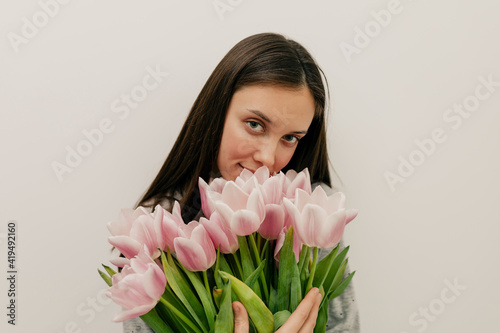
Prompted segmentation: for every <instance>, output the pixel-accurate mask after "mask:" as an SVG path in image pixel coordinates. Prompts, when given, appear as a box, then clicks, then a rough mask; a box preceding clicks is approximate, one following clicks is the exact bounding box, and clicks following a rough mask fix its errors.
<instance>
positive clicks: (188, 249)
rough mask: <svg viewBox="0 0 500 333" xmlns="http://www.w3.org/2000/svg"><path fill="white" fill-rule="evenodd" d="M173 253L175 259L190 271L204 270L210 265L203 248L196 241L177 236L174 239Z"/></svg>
mask: <svg viewBox="0 0 500 333" xmlns="http://www.w3.org/2000/svg"><path fill="white" fill-rule="evenodd" d="M174 247H175V253H176V254H177V259H179V261H180V262H181V263H182V264H183V265H184V267H186V268H187V269H188V270H190V271H192V272H198V271H204V270H207V269H208V268H210V267H211V265H210V266H209V265H208V259H207V256H206V254H205V251H203V248H202V247H201V246H200V245H199V244H197V243H196V242H194V241H192V240H190V239H187V238H183V237H177V238H176V239H174Z"/></svg>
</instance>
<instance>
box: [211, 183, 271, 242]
mask: <svg viewBox="0 0 500 333" xmlns="http://www.w3.org/2000/svg"><path fill="white" fill-rule="evenodd" d="M252 179H254V181H255V178H252ZM216 210H217V212H219V214H220V216H221V221H222V224H223V225H224V226H225V227H226V228H227V229H229V230H231V231H232V232H233V233H235V234H237V235H239V236H247V235H250V234H251V233H254V232H256V231H257V230H258V229H259V227H260V225H261V224H262V221H263V220H264V215H265V208H264V202H263V198H262V194H261V192H260V190H259V189H258V188H255V189H253V190H252V191H251V192H250V194H248V193H246V192H245V191H244V190H243V189H241V188H240V187H239V186H237V185H236V183H235V182H233V181H228V182H227V183H226V185H225V186H224V189H223V190H222V195H221V200H219V201H217V202H216Z"/></svg>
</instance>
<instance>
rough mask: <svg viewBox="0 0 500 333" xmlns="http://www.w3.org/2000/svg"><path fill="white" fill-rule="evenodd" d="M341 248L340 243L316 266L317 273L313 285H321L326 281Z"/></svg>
mask: <svg viewBox="0 0 500 333" xmlns="http://www.w3.org/2000/svg"><path fill="white" fill-rule="evenodd" d="M338 250H339V245H337V246H336V247H335V248H334V249H333V250H332V251H331V252H330V253H328V255H327V256H326V257H324V258H323V259H322V260H321V261H320V262H319V263H318V265H317V266H316V274H315V275H314V281H313V286H314V287H318V288H319V287H320V286H322V285H323V283H324V282H325V279H326V277H327V276H328V273H329V272H330V269H331V268H332V264H333V261H334V260H335V256H336V255H337V252H338Z"/></svg>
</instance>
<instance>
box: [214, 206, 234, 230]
mask: <svg viewBox="0 0 500 333" xmlns="http://www.w3.org/2000/svg"><path fill="white" fill-rule="evenodd" d="M215 207H216V212H217V213H218V214H219V216H220V221H221V223H222V225H223V226H224V227H225V228H227V229H229V230H231V219H232V217H233V214H234V212H233V210H232V209H231V208H230V207H229V206H228V205H227V204H225V203H224V202H222V201H218V202H217V203H216V206H215Z"/></svg>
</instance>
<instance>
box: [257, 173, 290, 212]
mask: <svg viewBox="0 0 500 333" xmlns="http://www.w3.org/2000/svg"><path fill="white" fill-rule="evenodd" d="M284 181H285V176H284V175H283V174H282V173H281V176H280V175H277V176H274V177H270V178H269V179H268V180H266V181H265V183H264V184H263V185H262V195H263V197H264V203H266V204H276V205H278V204H280V203H281V202H282V201H283V183H284Z"/></svg>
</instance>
